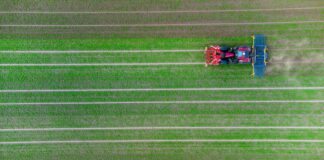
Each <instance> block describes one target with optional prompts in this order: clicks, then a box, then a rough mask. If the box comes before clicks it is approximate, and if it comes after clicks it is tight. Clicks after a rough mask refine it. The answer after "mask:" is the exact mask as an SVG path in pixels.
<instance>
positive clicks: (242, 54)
mask: <svg viewBox="0 0 324 160" xmlns="http://www.w3.org/2000/svg"><path fill="white" fill-rule="evenodd" d="M244 55H245V53H244V52H242V51H238V52H237V57H242V56H244Z"/></svg>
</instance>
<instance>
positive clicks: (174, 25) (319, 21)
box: [0, 20, 324, 28]
mask: <svg viewBox="0 0 324 160" xmlns="http://www.w3.org/2000/svg"><path fill="white" fill-rule="evenodd" d="M307 23H324V21H322V20H318V21H285V22H238V23H161V24H158V23H152V24H0V27H31V28H62V27H63V28H70V27H191V26H249V25H277V24H307Z"/></svg>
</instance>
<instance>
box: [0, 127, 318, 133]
mask: <svg viewBox="0 0 324 160" xmlns="http://www.w3.org/2000/svg"><path fill="white" fill-rule="evenodd" d="M234 129H237V130H241V129H242V130H245V129H262V130H263V129H279V130H286V129H311V130H313V129H314V130H323V129H324V126H219V127H190V126H164V127H95V128H7V129H0V132H16V131H96V130H234Z"/></svg>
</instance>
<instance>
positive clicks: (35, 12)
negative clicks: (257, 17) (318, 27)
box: [0, 7, 324, 14]
mask: <svg viewBox="0 0 324 160" xmlns="http://www.w3.org/2000/svg"><path fill="white" fill-rule="evenodd" d="M319 9H324V7H298V8H263V9H226V10H160V11H1V12H0V14H169V13H224V12H266V11H267V12H271V11H295V10H319Z"/></svg>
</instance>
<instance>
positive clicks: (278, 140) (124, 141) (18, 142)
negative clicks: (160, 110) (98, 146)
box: [0, 139, 324, 145]
mask: <svg viewBox="0 0 324 160" xmlns="http://www.w3.org/2000/svg"><path fill="white" fill-rule="evenodd" d="M239 142H243V143H264V142H265V143H324V140H317V139H136V140H62V141H60V140H56V141H15V142H0V145H21V144H80V143H239Z"/></svg>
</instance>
